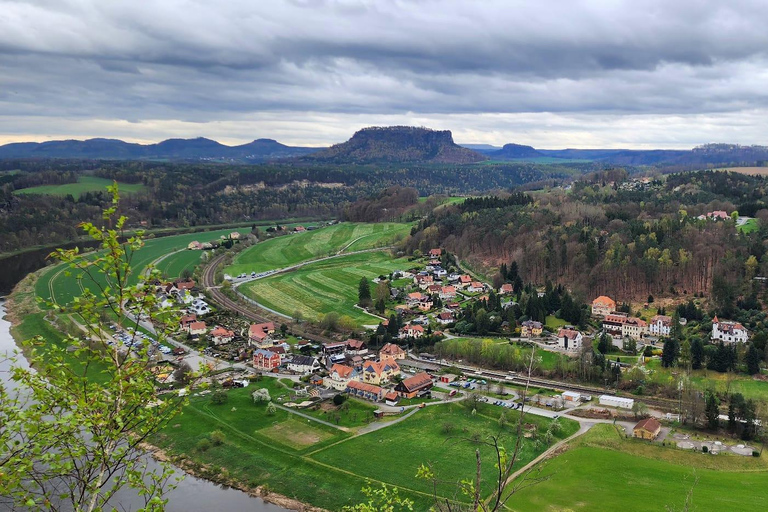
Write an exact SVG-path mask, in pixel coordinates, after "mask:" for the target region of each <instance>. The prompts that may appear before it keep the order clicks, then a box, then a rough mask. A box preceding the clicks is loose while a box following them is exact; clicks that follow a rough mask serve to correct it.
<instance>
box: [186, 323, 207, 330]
mask: <svg viewBox="0 0 768 512" xmlns="http://www.w3.org/2000/svg"><path fill="white" fill-rule="evenodd" d="M189 329H190V330H192V331H199V330H200V329H205V322H192V323H190V324H189Z"/></svg>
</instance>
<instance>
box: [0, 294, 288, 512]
mask: <svg viewBox="0 0 768 512" xmlns="http://www.w3.org/2000/svg"><path fill="white" fill-rule="evenodd" d="M10 329H11V323H10V322H8V321H7V320H6V319H5V301H4V300H3V299H2V298H0V379H2V380H3V382H7V379H8V367H9V365H8V363H7V362H4V361H2V359H4V356H5V355H6V354H8V355H10V354H11V353H13V351H14V350H15V349H16V343H15V342H14V340H13V337H12V336H11V331H10ZM20 363H21V364H26V361H21V362H20ZM148 459H149V460H148V465H149V466H150V467H152V466H155V465H156V464H157V463H156V462H155V461H154V460H153V459H151V458H148ZM177 471H179V472H182V471H181V470H180V469H178V470H177ZM168 499H169V501H168V506H167V507H166V510H168V511H169V512H197V511H200V512H203V511H206V512H207V511H209V510H220V511H227V512H228V511H241V510H242V511H251V512H281V511H286V510H287V509H284V508H281V507H278V506H275V505H271V504H269V503H265V502H264V501H263V500H261V499H259V498H252V497H250V496H248V495H247V494H246V493H244V492H242V491H238V490H237V489H230V488H225V487H222V486H219V485H216V484H214V483H211V482H209V481H207V480H202V479H200V478H195V477H193V476H190V475H187V476H186V478H184V480H182V481H181V482H180V483H179V484H178V487H176V489H174V490H173V491H171V492H170V493H169V494H168ZM114 505H115V506H116V507H117V508H118V509H120V510H125V511H128V512H130V511H132V510H137V509H138V508H140V507H141V506H143V502H141V501H140V500H138V499H137V498H136V497H132V496H129V495H128V493H122V496H120V497H118V501H117V502H116V503H114ZM0 510H2V505H1V504H0Z"/></svg>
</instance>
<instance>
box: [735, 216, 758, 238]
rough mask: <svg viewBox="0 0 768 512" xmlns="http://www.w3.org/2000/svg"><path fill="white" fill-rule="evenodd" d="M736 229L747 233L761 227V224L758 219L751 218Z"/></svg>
mask: <svg viewBox="0 0 768 512" xmlns="http://www.w3.org/2000/svg"><path fill="white" fill-rule="evenodd" d="M736 229H738V230H739V231H740V232H741V233H744V234H745V235H746V234H749V233H752V232H754V231H757V230H758V229H760V225H759V224H758V221H757V219H749V220H748V221H747V222H745V223H744V224H742V225H741V226H737V227H736Z"/></svg>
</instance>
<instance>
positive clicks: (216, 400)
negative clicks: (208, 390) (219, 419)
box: [211, 389, 228, 405]
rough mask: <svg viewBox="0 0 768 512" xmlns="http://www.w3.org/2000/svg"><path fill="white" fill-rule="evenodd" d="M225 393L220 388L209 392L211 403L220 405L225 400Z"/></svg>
mask: <svg viewBox="0 0 768 512" xmlns="http://www.w3.org/2000/svg"><path fill="white" fill-rule="evenodd" d="M227 399H228V397H227V393H226V392H225V391H222V390H221V389H217V390H216V391H214V392H213V394H211V403H212V404H214V405H221V404H224V403H226V402H227Z"/></svg>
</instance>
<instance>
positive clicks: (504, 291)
mask: <svg viewBox="0 0 768 512" xmlns="http://www.w3.org/2000/svg"><path fill="white" fill-rule="evenodd" d="M514 291H515V289H514V287H513V286H512V285H511V284H509V283H504V284H503V285H501V287H500V288H499V295H509V294H511V293H514Z"/></svg>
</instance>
